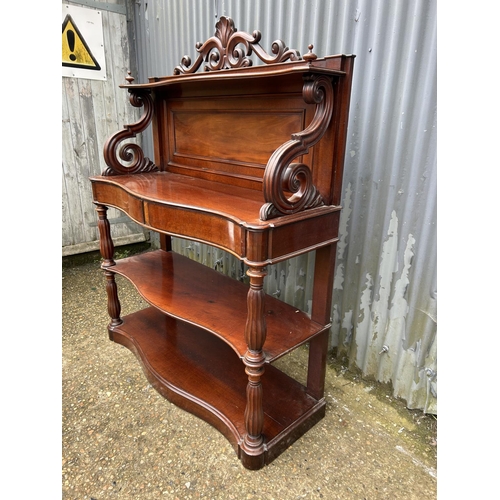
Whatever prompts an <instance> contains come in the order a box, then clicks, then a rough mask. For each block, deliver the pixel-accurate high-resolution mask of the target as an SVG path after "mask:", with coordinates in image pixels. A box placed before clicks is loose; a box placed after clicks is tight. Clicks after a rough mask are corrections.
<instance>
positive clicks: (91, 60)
mask: <svg viewBox="0 0 500 500" xmlns="http://www.w3.org/2000/svg"><path fill="white" fill-rule="evenodd" d="M62 36H63V38H62V65H63V66H67V67H70V68H80V69H90V70H96V71H99V70H100V69H101V66H100V64H99V63H98V62H97V59H96V58H95V57H94V56H93V54H92V51H91V50H90V48H89V46H88V45H87V42H86V41H85V39H84V38H83V36H82V34H81V33H80V30H79V29H78V26H77V25H76V24H75V22H74V21H73V19H72V18H71V16H70V15H69V14H68V15H67V16H66V18H65V19H64V22H63V24H62Z"/></svg>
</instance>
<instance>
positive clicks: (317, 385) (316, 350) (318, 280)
mask: <svg viewBox="0 0 500 500" xmlns="http://www.w3.org/2000/svg"><path fill="white" fill-rule="evenodd" d="M336 249H337V243H336V242H334V243H331V244H330V245H327V246H325V247H321V248H318V249H317V250H316V261H315V264H314V287H313V299H312V314H311V319H313V320H314V321H317V322H318V323H321V324H322V325H326V324H328V323H330V314H331V307H332V294H333V274H334V267H335V252H336ZM328 335H329V331H328V330H327V331H325V332H323V333H322V334H320V335H318V336H317V337H314V338H313V339H312V340H311V342H310V343H309V363H308V371H307V392H308V393H309V394H310V395H311V396H313V397H314V398H316V399H321V398H322V397H323V395H324V392H325V374H326V356H327V351H328Z"/></svg>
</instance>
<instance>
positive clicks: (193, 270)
mask: <svg viewBox="0 0 500 500" xmlns="http://www.w3.org/2000/svg"><path fill="white" fill-rule="evenodd" d="M107 270H109V271H112V272H115V273H117V274H119V275H121V276H124V277H125V278H127V279H128V280H130V281H131V282H132V284H133V285H134V286H135V288H136V289H137V290H138V292H139V293H140V294H141V296H142V297H143V298H144V299H145V300H146V301H147V302H149V303H150V304H151V305H153V306H154V307H156V308H157V309H159V310H160V311H162V312H164V313H165V314H168V315H170V316H172V317H174V318H177V319H180V320H183V321H185V322H187V323H190V324H193V325H196V326H199V327H201V328H203V329H205V330H207V331H209V332H210V333H212V334H214V335H217V336H218V337H220V338H221V339H222V340H224V341H225V342H226V343H227V344H228V345H230V346H231V347H232V348H233V349H234V351H235V352H236V353H237V354H238V356H240V357H243V356H244V354H245V352H246V350H247V344H246V342H245V323H246V318H247V293H248V286H247V285H245V284H244V283H241V282H239V281H236V280H234V279H232V278H230V277H228V276H225V275H223V274H221V273H219V272H217V271H214V270H213V269H210V268H208V267H206V266H204V265H203V264H200V263H198V262H195V261H193V260H191V259H189V258H187V257H184V256H182V255H179V254H176V253H174V252H165V251H163V250H154V251H151V252H147V253H144V254H141V255H135V256H133V257H127V258H125V259H121V260H118V261H116V265H114V266H112V267H108V268H107ZM265 311H266V316H265V320H266V325H267V337H266V342H265V344H264V354H265V356H266V362H268V363H270V362H272V361H274V360H276V359H277V358H279V357H280V356H282V355H284V354H286V353H287V352H289V351H291V350H292V349H294V348H296V347H298V346H299V345H301V344H303V343H305V342H307V341H308V340H310V339H311V338H312V337H314V336H316V335H318V334H320V333H322V332H323V331H325V330H327V329H328V328H329V327H330V325H321V324H319V323H317V322H315V321H313V320H311V319H310V318H309V316H308V315H307V314H306V313H304V312H303V311H300V310H298V309H297V308H295V307H293V306H290V305H289V304H286V303H284V302H282V301H281V300H279V299H276V298H274V297H271V296H269V295H266V298H265Z"/></svg>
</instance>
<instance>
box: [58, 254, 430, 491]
mask: <svg viewBox="0 0 500 500" xmlns="http://www.w3.org/2000/svg"><path fill="white" fill-rule="evenodd" d="M63 264H64V265H63V279H62V285H63V291H62V297H63V305H62V318H63V331H62V333H63V339H62V354H63V367H62V396H63V398H62V410H63V415H62V454H63V457H62V498H63V499H65V500H70V499H75V500H84V499H89V500H91V499H93V500H105V499H120V500H121V499H123V500H127V499H139V500H148V499H161V498H168V499H196V498H207V499H223V500H225V499H235V500H241V499H263V500H271V499H276V500H278V499H279V500H289V499H300V498H310V499H315V498H324V499H325V500H333V499H342V500H345V499H370V500H372V499H399V498H401V499H405V500H410V499H416V500H423V499H432V498H436V497H437V479H436V476H437V456H436V455H437V443H436V439H437V438H436V428H437V419H436V417H434V416H433V415H424V414H423V413H422V412H420V411H416V410H408V409H407V408H405V405H404V402H402V401H400V400H395V399H394V398H393V397H392V396H391V393H390V391H389V389H388V388H387V387H385V386H382V385H379V384H376V383H375V382H373V381H367V380H363V379H362V378H361V377H360V376H359V375H356V374H353V373H351V372H349V371H347V370H346V369H345V368H344V367H342V366H341V365H340V364H339V363H338V362H337V361H336V360H334V359H331V360H330V363H329V366H328V369H327V375H326V399H327V408H326V417H325V418H324V419H323V420H322V421H320V422H319V423H318V424H317V425H316V426H315V427H313V428H312V429H311V430H310V431H309V432H307V433H306V434H305V435H304V436H303V437H302V438H301V439H299V440H298V441H297V442H296V443H295V444H294V445H293V446H291V447H290V448H289V449H288V450H286V451H285V452H284V453H283V454H282V455H280V456H279V457H278V458H277V459H276V460H275V461H274V462H272V463H271V464H270V465H268V466H266V467H265V468H264V469H262V470H260V471H249V470H246V469H245V468H244V467H243V466H242V465H241V464H240V462H239V460H238V459H237V457H236V454H235V453H234V450H233V448H232V447H231V446H230V445H229V443H228V442H227V441H226V439H225V438H224V437H223V436H222V435H221V434H219V432H218V431H216V430H215V429H214V428H212V427H211V426H210V425H208V424H207V423H205V422H204V421H202V420H200V419H199V418H197V417H195V416H193V415H191V414H189V413H187V412H185V411H183V410H181V409H179V408H177V407H176V406H174V405H173V404H171V403H170V402H169V401H167V400H165V399H164V398H162V397H161V396H160V395H159V394H158V393H157V392H156V391H155V390H154V389H153V388H152V387H151V385H150V384H149V383H148V381H147V380H146V377H145V376H144V374H143V372H142V370H141V368H140V366H139V363H138V362H137V361H136V358H135V357H134V355H133V354H132V353H131V352H130V351H128V350H127V349H126V348H124V347H122V346H120V345H118V344H115V343H113V342H111V341H109V340H108V336H107V330H106V326H107V323H108V316H107V312H106V292H105V282H104V275H103V273H102V272H101V271H100V269H99V263H98V261H97V260H95V259H93V260H90V262H86V263H83V264H75V263H72V262H69V263H68V262H66V263H63ZM118 284H119V295H120V300H121V304H122V314H127V313H129V312H132V311H134V310H137V309H139V308H142V307H143V306H144V305H145V304H144V302H143V301H142V299H140V298H139V296H138V294H137V292H136V291H135V289H134V288H133V286H131V285H130V284H129V283H128V282H127V281H126V280H125V279H122V278H121V277H118ZM278 363H279V365H280V367H281V368H282V369H283V370H285V371H287V372H288V373H290V374H292V375H294V376H296V377H297V378H298V379H299V380H303V377H304V376H305V367H306V364H307V347H303V348H300V349H297V350H296V351H294V352H293V353H292V354H290V355H287V356H285V357H284V358H282V359H280V360H279V361H278Z"/></svg>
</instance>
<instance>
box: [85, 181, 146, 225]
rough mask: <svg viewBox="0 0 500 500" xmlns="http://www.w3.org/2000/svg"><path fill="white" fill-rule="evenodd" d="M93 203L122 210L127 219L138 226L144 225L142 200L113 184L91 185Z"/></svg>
mask: <svg viewBox="0 0 500 500" xmlns="http://www.w3.org/2000/svg"><path fill="white" fill-rule="evenodd" d="M92 192H93V194H94V202H95V203H99V204H101V205H109V206H112V207H115V208H118V209H120V210H123V211H124V212H125V213H126V214H127V215H128V216H129V217H131V218H132V219H134V220H135V221H136V222H138V223H140V224H144V211H143V208H142V200H140V199H138V198H136V197H135V196H133V195H131V194H130V193H127V191H124V190H123V189H122V188H121V187H119V186H114V185H113V184H101V183H98V182H93V183H92Z"/></svg>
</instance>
